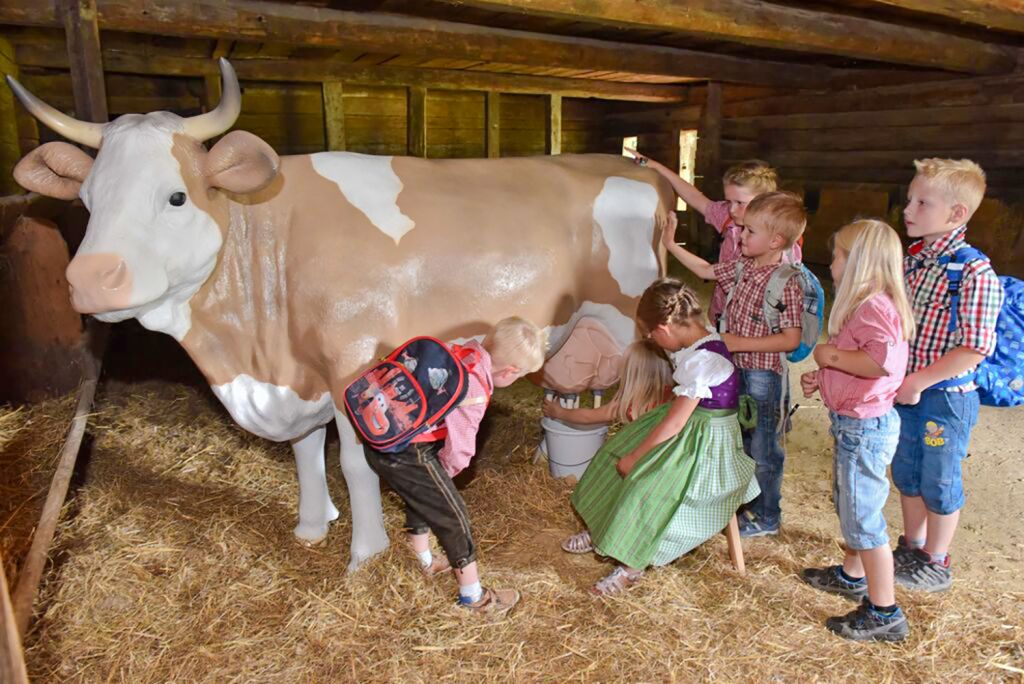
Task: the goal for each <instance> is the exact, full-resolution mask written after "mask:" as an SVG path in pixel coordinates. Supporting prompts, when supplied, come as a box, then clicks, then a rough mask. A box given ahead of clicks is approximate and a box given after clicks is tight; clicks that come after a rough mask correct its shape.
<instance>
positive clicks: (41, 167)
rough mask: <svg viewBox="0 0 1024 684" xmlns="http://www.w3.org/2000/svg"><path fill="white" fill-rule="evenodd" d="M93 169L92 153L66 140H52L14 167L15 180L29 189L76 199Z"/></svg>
mask: <svg viewBox="0 0 1024 684" xmlns="http://www.w3.org/2000/svg"><path fill="white" fill-rule="evenodd" d="M90 169H92V157H90V156H89V155H87V154H86V153H85V152H83V151H82V150H80V149H78V148H77V147H75V146H74V145H70V144H68V143H66V142H49V143H46V144H45V145H40V146H39V147H37V148H36V149H34V150H32V151H31V152H29V153H28V154H26V155H25V158H24V159H22V160H21V161H20V162H18V165H17V166H15V167H14V180H16V181H17V182H18V185H20V186H21V187H23V188H25V189H26V190H32V191H33V192H38V193H39V194H40V195H46V196H47V197H56V198H57V199H63V200H73V199H75V198H76V197H78V191H79V190H81V189H82V183H83V182H85V178H86V176H88V175H89V171H90Z"/></svg>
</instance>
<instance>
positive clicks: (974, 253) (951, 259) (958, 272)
mask: <svg viewBox="0 0 1024 684" xmlns="http://www.w3.org/2000/svg"><path fill="white" fill-rule="evenodd" d="M977 260H983V261H988V260H989V259H988V257H987V256H985V255H984V254H982V253H981V252H980V251H979V250H977V249H975V248H974V247H971V246H970V245H968V246H967V247H961V248H960V249H958V250H956V252H954V253H953V254H951V255H946V256H941V257H939V258H938V259H936V261H937V262H938V263H939V264H942V265H943V266H945V267H946V282H947V283H948V286H949V301H950V304H949V326H948V328H947V330H948V331H949V332H955V331H956V329H957V328H958V327H960V285H961V283H962V282H963V279H964V266H966V265H967V262H969V261H977Z"/></svg>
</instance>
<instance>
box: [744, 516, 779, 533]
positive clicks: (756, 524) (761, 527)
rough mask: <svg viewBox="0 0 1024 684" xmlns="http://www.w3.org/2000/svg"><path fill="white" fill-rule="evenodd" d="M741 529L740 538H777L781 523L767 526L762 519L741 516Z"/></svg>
mask: <svg viewBox="0 0 1024 684" xmlns="http://www.w3.org/2000/svg"><path fill="white" fill-rule="evenodd" d="M739 528H740V536H741V537H744V538H747V537H767V536H775V535H777V534H778V533H779V523H775V524H774V525H771V524H766V523H765V522H764V521H763V520H761V519H760V518H753V519H751V518H749V517H747V516H745V515H744V516H740V521H739Z"/></svg>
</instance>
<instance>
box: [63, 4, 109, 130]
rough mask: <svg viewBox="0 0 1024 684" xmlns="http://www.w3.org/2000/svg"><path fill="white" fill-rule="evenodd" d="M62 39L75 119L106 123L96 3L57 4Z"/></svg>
mask: <svg viewBox="0 0 1024 684" xmlns="http://www.w3.org/2000/svg"><path fill="white" fill-rule="evenodd" d="M60 7H61V10H62V13H63V18H64V37H65V39H66V41H67V45H68V61H69V62H70V66H71V88H72V90H73V91H74V94H75V117H76V118H78V119H81V120H83V121H94V122H96V123H106V122H107V121H108V120H109V116H108V113H107V89H106V86H105V85H104V81H103V55H102V53H101V52H100V29H99V23H98V22H97V14H96V0H60Z"/></svg>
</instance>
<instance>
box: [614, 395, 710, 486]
mask: <svg viewBox="0 0 1024 684" xmlns="http://www.w3.org/2000/svg"><path fill="white" fill-rule="evenodd" d="M697 403H698V400H697V399H693V398H691V397H676V398H675V399H674V400H673V401H672V406H671V407H669V410H668V413H666V414H665V417H664V418H662V419H661V422H660V423H658V424H657V425H655V426H654V429H653V430H651V432H650V433H649V434H648V435H647V437H645V438H644V441H642V442H640V444H639V445H638V446H637V447H636V448H635V449H633V450H632V451H631V452H629V453H628V454H626V455H625V456H623V457H622V458H620V459H619V462H618V464H617V465H616V466H615V468H616V470H618V471H619V475H621V476H622V477H626V476H627V475H629V473H630V471H631V470H633V466H635V465H636V464H637V462H638V461H639V460H640V459H641V458H643V457H644V456H645V455H646V454H647V453H648V452H649V451H650V450H651V449H653V448H654V447H656V446H658V445H659V444H661V443H662V442H664V441H666V440H669V439H672V438H673V437H675V436H676V435H678V434H679V433H680V432H681V431H682V429H683V428H684V427H686V423H687V421H689V420H690V416H691V415H693V411H694V410H695V409H696V408H697Z"/></svg>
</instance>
